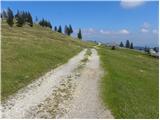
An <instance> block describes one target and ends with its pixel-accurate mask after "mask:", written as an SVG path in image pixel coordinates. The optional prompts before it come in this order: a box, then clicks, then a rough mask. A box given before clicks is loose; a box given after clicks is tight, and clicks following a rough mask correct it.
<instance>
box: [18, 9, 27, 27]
mask: <svg viewBox="0 0 160 120" xmlns="http://www.w3.org/2000/svg"><path fill="white" fill-rule="evenodd" d="M24 24H25V19H24V14H23V12H20V13H19V14H18V15H17V16H16V25H17V26H18V27H22V26H23V25H24Z"/></svg>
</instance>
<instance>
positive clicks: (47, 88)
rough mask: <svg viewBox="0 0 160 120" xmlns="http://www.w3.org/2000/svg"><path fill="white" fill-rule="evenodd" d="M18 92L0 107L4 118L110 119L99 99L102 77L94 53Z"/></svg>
mask: <svg viewBox="0 0 160 120" xmlns="http://www.w3.org/2000/svg"><path fill="white" fill-rule="evenodd" d="M86 51H87V50H86V49H85V50H83V51H82V52H80V53H79V54H78V55H76V56H75V57H73V58H72V59H70V60H69V62H68V63H66V64H64V65H62V66H60V67H58V68H56V69H54V70H52V71H50V72H48V73H47V74H45V75H44V76H42V77H40V78H39V79H37V80H35V81H34V82H33V83H31V84H30V85H28V86H26V87H25V88H23V89H21V90H19V91H18V92H17V93H16V94H15V95H13V96H10V98H9V99H8V100H7V101H6V102H5V103H3V104H2V117H3V118H113V116H112V115H111V113H110V111H109V110H107V109H106V108H104V106H103V105H102V103H101V99H100V97H99V80H100V78H101V75H102V74H103V71H102V69H101V68H100V63H99V56H98V55H97V51H96V50H95V49H91V52H92V54H91V55H90V56H89V55H87V52H86Z"/></svg>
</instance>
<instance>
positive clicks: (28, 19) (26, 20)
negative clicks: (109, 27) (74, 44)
mask: <svg viewBox="0 0 160 120" xmlns="http://www.w3.org/2000/svg"><path fill="white" fill-rule="evenodd" d="M1 19H2V20H4V19H5V20H6V22H7V23H8V25H9V26H10V27H12V26H13V25H14V24H16V26H17V27H23V26H24V25H26V24H27V25H29V26H30V27H33V18H32V15H31V13H30V12H28V11H27V12H26V11H19V10H18V11H17V13H16V14H15V15H14V14H13V11H12V10H11V9H10V8H8V9H7V10H6V11H5V10H3V11H2V12H1ZM14 21H15V22H14ZM36 23H38V24H39V25H40V26H42V27H48V28H50V29H52V28H53V27H52V24H51V22H50V21H48V20H45V19H44V18H43V19H42V20H40V21H39V22H38V18H37V17H36ZM54 31H55V32H59V33H63V32H62V27H61V25H60V26H59V27H57V26H55V27H54ZM72 33H73V29H72V26H71V25H69V26H67V25H65V27H64V34H65V35H68V36H70V35H71V34H72ZM77 38H79V39H82V33H81V29H79V31H78V33H77Z"/></svg>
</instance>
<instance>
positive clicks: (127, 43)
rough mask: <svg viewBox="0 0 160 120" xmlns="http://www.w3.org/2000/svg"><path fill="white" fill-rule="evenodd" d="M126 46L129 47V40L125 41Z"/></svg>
mask: <svg viewBox="0 0 160 120" xmlns="http://www.w3.org/2000/svg"><path fill="white" fill-rule="evenodd" d="M126 48H130V42H129V40H127V41H126Z"/></svg>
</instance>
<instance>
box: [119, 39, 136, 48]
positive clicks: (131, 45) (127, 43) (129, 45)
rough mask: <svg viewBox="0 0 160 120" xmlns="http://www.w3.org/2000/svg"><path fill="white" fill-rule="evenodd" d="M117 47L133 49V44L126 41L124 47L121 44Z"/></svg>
mask: <svg viewBox="0 0 160 120" xmlns="http://www.w3.org/2000/svg"><path fill="white" fill-rule="evenodd" d="M119 46H120V47H126V48H130V49H133V48H134V47H133V43H132V42H131V43H130V41H129V40H126V43H125V45H124V44H123V42H121V43H120V44H119Z"/></svg>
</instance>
